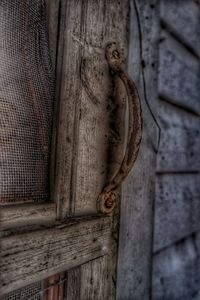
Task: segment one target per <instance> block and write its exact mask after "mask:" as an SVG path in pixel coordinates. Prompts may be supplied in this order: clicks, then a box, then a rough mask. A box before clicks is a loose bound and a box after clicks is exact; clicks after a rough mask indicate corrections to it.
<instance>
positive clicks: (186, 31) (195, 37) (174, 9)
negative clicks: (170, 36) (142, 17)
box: [161, 0, 200, 57]
mask: <svg viewBox="0 0 200 300" xmlns="http://www.w3.org/2000/svg"><path fill="white" fill-rule="evenodd" d="M197 2H198V1H195V0H184V1H182V0H173V1H171V0H164V1H161V18H162V20H163V21H164V22H165V24H166V25H167V26H168V28H169V30H171V31H172V32H173V33H175V34H176V35H177V37H178V38H179V39H181V40H182V41H183V42H184V43H185V44H186V45H188V46H189V47H190V48H191V50H193V51H194V53H195V54H196V55H198V56H199V57H200V39H199V36H200V8H199V4H198V3H197Z"/></svg>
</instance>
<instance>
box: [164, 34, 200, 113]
mask: <svg viewBox="0 0 200 300" xmlns="http://www.w3.org/2000/svg"><path fill="white" fill-rule="evenodd" d="M159 56H160V60H159V94H160V96H161V97H163V98H164V99H167V100H169V101H171V102H172V103H175V104H177V105H179V106H182V107H184V108H186V109H189V110H191V111H193V112H195V113H197V114H199V115H200V101H199V95H200V64H199V61H198V60H197V59H196V58H195V57H193V56H192V55H191V54H190V53H189V52H188V51H187V50H185V49H184V47H183V46H182V45H181V44H179V43H178V42H177V41H176V40H175V39H173V38H172V37H171V36H170V35H169V34H167V32H165V31H162V34H161V42H160V54H159Z"/></svg>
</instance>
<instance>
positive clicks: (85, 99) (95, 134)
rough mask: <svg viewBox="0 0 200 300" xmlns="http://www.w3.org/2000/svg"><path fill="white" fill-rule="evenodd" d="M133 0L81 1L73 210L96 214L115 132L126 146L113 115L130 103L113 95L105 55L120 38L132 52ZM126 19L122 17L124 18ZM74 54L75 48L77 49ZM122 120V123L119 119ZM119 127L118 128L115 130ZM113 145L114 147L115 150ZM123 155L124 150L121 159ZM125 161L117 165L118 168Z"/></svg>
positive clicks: (74, 37)
mask: <svg viewBox="0 0 200 300" xmlns="http://www.w3.org/2000/svg"><path fill="white" fill-rule="evenodd" d="M127 3H128V1H127V0H126V1H118V2H116V1H106V0H104V1H100V0H98V1H91V0H90V1H78V2H77V3H76V5H77V6H78V7H80V8H81V15H80V16H79V17H78V19H77V22H79V24H80V28H81V31H80V33H79V34H78V33H76V34H75V33H73V39H74V43H75V44H74V46H75V47H78V48H79V50H80V52H79V57H78V58H77V59H78V61H79V69H78V70H77V72H76V73H74V76H73V80H74V81H79V82H80V88H79V92H80V94H79V98H77V110H76V116H77V118H76V136H77V143H76V149H75V152H74V153H75V156H74V169H75V171H74V176H73V186H72V188H73V199H72V200H73V210H74V212H75V214H83V213H84V214H86V213H94V212H96V210H97V208H96V200H97V198H98V196H99V195H100V193H101V191H102V189H103V187H104V185H105V184H106V180H107V176H108V173H109V166H108V160H109V151H112V149H110V148H112V147H113V143H112V144H110V140H109V138H110V135H111V131H112V129H113V134H114V135H115V136H116V138H115V143H118V147H119V148H120V146H123V143H122V142H123V140H122V141H121V140H120V136H119V132H118V131H117V130H116V132H114V131H115V127H114V126H111V124H110V114H111V112H113V111H114V109H115V112H116V115H117V114H119V113H118V111H117V109H118V108H117V103H120V102H118V101H119V100H122V104H121V103H120V104H119V105H118V107H120V106H122V109H125V101H124V99H123V97H122V99H118V100H117V99H113V89H114V87H113V80H112V77H111V76H110V75H109V70H108V64H107V61H106V59H105V47H106V45H107V43H108V42H112V41H115V42H116V43H117V44H118V45H119V47H120V48H122V49H123V50H124V52H126V49H127V40H126V37H127V35H126V29H127V28H126V26H127V13H128V5H127ZM119 20H121V21H119ZM71 51H72V53H73V52H74V49H73V48H71ZM118 122H120V121H118ZM113 127H114V128H113ZM109 147H110V148H109ZM121 151H122V150H121ZM120 158H121V159H122V153H121V157H120ZM118 165H119V162H118V164H117V167H118Z"/></svg>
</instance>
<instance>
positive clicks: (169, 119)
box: [157, 101, 200, 172]
mask: <svg viewBox="0 0 200 300" xmlns="http://www.w3.org/2000/svg"><path fill="white" fill-rule="evenodd" d="M159 124H160V126H161V140H160V147H159V152H158V156H157V171H158V172H188V171H199V170H200V156H199V149H200V118H199V117H197V116H195V115H192V114H190V113H187V112H186V111H184V110H181V109H178V108H176V107H174V106H173V105H170V104H168V103H165V102H164V101H159Z"/></svg>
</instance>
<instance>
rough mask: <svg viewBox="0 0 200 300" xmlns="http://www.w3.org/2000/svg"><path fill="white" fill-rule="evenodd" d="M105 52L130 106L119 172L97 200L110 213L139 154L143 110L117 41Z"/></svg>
mask: <svg viewBox="0 0 200 300" xmlns="http://www.w3.org/2000/svg"><path fill="white" fill-rule="evenodd" d="M105 54H106V59H107V62H108V65H109V68H110V71H111V72H112V73H114V74H115V75H118V76H119V77H120V79H121V80H122V82H123V83H124V86H125V88H126V92H127V96H128V106H129V127H128V139H127V146H126V151H125V155H124V158H123V160H122V163H121V166H120V168H119V171H118V173H117V174H116V175H115V176H114V177H113V179H112V180H111V182H109V183H108V184H107V185H106V186H105V187H104V189H103V192H102V194H101V195H100V197H99V199H98V202H97V203H98V204H97V205H98V209H99V210H100V211H101V212H103V213H110V212H111V211H112V210H113V208H114V206H115V203H116V192H114V191H115V190H116V189H117V187H118V186H119V185H120V184H121V183H122V181H123V180H124V179H125V178H126V177H127V175H128V174H129V172H130V170H131V169H132V167H133V164H134V162H135V160H136V158H137V156H138V152H139V147H140V143H141V139H142V110H141V100H140V97H139V94H138V91H137V88H136V86H135V84H134V82H133V81H132V80H131V79H130V78H129V76H128V75H127V74H126V73H125V71H124V70H123V68H122V64H123V61H124V57H123V53H122V51H120V50H119V49H118V47H117V45H116V43H114V42H113V43H109V44H108V45H107V47H106V53H105Z"/></svg>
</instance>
